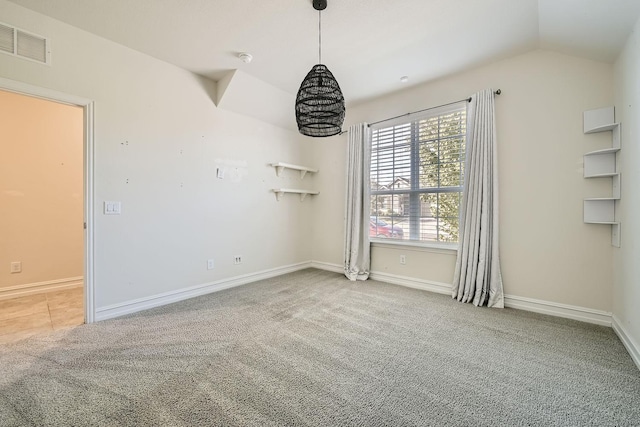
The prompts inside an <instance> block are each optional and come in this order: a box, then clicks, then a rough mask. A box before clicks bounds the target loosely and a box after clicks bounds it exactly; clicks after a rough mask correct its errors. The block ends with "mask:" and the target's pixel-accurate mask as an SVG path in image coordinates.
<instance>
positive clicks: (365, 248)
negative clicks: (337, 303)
mask: <svg viewBox="0 0 640 427" xmlns="http://www.w3.org/2000/svg"><path fill="white" fill-rule="evenodd" d="M370 143H371V142H370V138H369V125H367V124H366V123H360V124H357V125H352V126H351V127H350V128H349V143H348V152H347V192H346V194H347V200H346V203H345V205H346V223H345V233H344V235H345V242H344V275H345V276H347V278H348V279H349V280H367V279H368V278H369V269H370V265H371V257H370V245H369V210H370V200H369V199H370V197H369V162H370V161H371V160H370V157H371V148H370Z"/></svg>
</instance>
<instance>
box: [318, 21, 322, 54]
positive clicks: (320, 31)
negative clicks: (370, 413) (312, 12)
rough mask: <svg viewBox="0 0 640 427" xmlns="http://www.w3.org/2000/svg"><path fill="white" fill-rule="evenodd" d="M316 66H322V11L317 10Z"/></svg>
mask: <svg viewBox="0 0 640 427" xmlns="http://www.w3.org/2000/svg"><path fill="white" fill-rule="evenodd" d="M318 64H322V11H320V10H318Z"/></svg>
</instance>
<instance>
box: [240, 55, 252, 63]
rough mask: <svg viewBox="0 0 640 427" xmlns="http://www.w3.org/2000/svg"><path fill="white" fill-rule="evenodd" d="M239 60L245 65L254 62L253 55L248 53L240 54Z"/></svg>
mask: <svg viewBox="0 0 640 427" xmlns="http://www.w3.org/2000/svg"><path fill="white" fill-rule="evenodd" d="M238 58H240V60H241V61H242V62H244V63H245V64H248V63H249V62H251V61H252V60H253V55H251V54H250V53H247V52H240V53H239V54H238Z"/></svg>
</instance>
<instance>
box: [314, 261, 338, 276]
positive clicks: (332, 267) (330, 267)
mask: <svg viewBox="0 0 640 427" xmlns="http://www.w3.org/2000/svg"><path fill="white" fill-rule="evenodd" d="M311 267H312V268H317V269H318V270H326V271H333V272H334V273H344V267H343V266H341V265H340V264H333V263H330V262H322V261H311Z"/></svg>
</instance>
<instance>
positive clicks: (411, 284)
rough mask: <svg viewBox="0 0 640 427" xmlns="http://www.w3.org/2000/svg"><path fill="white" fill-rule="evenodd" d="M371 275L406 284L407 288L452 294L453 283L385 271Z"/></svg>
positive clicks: (371, 275)
mask: <svg viewBox="0 0 640 427" xmlns="http://www.w3.org/2000/svg"><path fill="white" fill-rule="evenodd" d="M369 277H371V279H373V280H378V281H380V282H385V283H392V284H394V285H400V286H405V287H407V288H414V289H421V290H423V291H429V292H435V293H437V294H445V295H451V285H449V284H447V283H441V282H435V281H432V280H424V279H416V278H415V277H406V276H398V275H395V274H389V273H383V272H381V271H372V272H371V274H370V276H369Z"/></svg>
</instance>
